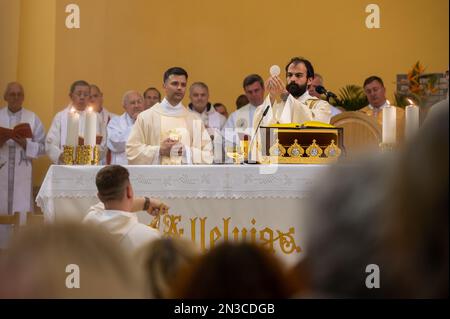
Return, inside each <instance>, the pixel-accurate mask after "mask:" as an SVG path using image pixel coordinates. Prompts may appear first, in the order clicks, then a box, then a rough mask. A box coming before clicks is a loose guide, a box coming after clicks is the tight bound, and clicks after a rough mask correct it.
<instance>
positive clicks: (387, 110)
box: [382, 102, 397, 144]
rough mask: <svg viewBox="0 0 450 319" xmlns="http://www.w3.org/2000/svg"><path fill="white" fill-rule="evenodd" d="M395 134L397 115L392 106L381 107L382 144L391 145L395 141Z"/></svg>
mask: <svg viewBox="0 0 450 319" xmlns="http://www.w3.org/2000/svg"><path fill="white" fill-rule="evenodd" d="M396 132H397V113H396V109H395V107H394V106H391V105H390V104H389V102H388V105H387V106H385V107H383V132H382V135H383V137H382V139H383V143H384V144H393V143H395V141H396V136H395V134H396Z"/></svg>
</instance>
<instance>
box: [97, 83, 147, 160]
mask: <svg viewBox="0 0 450 319" xmlns="http://www.w3.org/2000/svg"><path fill="white" fill-rule="evenodd" d="M122 105H123V108H124V109H125V113H123V114H122V115H121V116H116V117H113V118H112V119H111V121H110V122H109V124H108V128H107V129H108V134H107V136H108V139H107V142H106V145H107V146H108V149H109V150H110V151H111V164H118V165H128V159H127V153H126V152H125V151H126V145H127V140H128V136H129V135H130V132H131V128H132V127H133V124H134V122H135V121H136V118H137V116H138V115H139V113H141V112H142V111H144V108H145V105H144V98H143V97H142V95H141V94H140V93H139V92H137V91H128V92H126V93H125V94H124V96H123V99H122Z"/></svg>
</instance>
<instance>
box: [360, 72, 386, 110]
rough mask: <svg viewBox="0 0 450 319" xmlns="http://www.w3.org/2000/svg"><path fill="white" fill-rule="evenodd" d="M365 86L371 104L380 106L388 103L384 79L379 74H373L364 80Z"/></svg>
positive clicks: (376, 106)
mask: <svg viewBox="0 0 450 319" xmlns="http://www.w3.org/2000/svg"><path fill="white" fill-rule="evenodd" d="M363 88H364V93H365V94H366V96H367V100H368V101H369V104H370V105H371V106H373V107H375V108H378V107H381V106H383V105H384V103H386V89H385V88H384V83H383V80H382V79H381V78H379V77H378V76H375V75H372V76H370V77H368V78H367V79H366V80H365V81H364V84H363Z"/></svg>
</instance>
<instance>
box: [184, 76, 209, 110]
mask: <svg viewBox="0 0 450 319" xmlns="http://www.w3.org/2000/svg"><path fill="white" fill-rule="evenodd" d="M189 99H190V100H191V103H190V104H189V108H190V109H191V110H194V111H196V112H198V113H203V112H204V111H205V110H206V111H209V109H210V108H211V104H210V103H208V100H209V88H208V86H207V85H206V83H204V82H194V83H192V85H191V87H190V88H189Z"/></svg>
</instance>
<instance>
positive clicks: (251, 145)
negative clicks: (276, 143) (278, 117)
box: [247, 105, 270, 164]
mask: <svg viewBox="0 0 450 319" xmlns="http://www.w3.org/2000/svg"><path fill="white" fill-rule="evenodd" d="M269 109H270V105H267V106H266V108H265V110H264V112H263V114H262V116H261V119H260V120H259V122H258V125H257V126H256V130H255V134H254V135H253V137H252V140H251V141H250V145H249V147H248V158H247V164H257V163H256V161H254V162H253V161H251V160H250V158H251V157H250V155H251V154H252V150H253V144H254V142H255V139H256V134H257V133H258V130H259V127H260V126H261V122H262V120H263V118H264V116H266V114H267V112H269Z"/></svg>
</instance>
